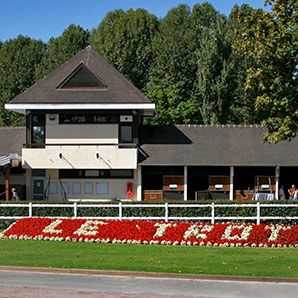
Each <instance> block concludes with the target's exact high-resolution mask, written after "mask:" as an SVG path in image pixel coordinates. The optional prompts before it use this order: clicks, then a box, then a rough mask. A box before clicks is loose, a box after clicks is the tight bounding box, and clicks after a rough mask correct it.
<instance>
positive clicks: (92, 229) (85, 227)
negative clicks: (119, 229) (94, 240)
mask: <svg viewBox="0 0 298 298" xmlns="http://www.w3.org/2000/svg"><path fill="white" fill-rule="evenodd" d="M106 224H107V223H106V222H103V221H99V220H87V221H86V222H85V223H84V224H82V225H81V227H80V228H79V229H78V230H76V231H75V232H74V234H78V235H79V236H81V235H84V236H95V235H96V234H98V231H96V230H98V225H106Z"/></svg>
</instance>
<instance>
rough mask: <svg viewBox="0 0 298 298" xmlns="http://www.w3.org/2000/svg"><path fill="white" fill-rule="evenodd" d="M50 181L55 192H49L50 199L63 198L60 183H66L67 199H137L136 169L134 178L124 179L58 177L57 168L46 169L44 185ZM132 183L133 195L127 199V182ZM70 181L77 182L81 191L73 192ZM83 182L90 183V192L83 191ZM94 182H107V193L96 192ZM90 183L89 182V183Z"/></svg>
mask: <svg viewBox="0 0 298 298" xmlns="http://www.w3.org/2000/svg"><path fill="white" fill-rule="evenodd" d="M49 181H50V183H52V186H53V187H52V190H55V191H56V192H57V193H50V192H49V198H48V200H50V201H61V200H62V199H63V195H62V193H63V191H62V188H61V184H60V182H61V183H67V184H68V188H69V189H68V193H67V197H66V199H67V200H82V201H88V200H91V201H101V200H107V201H109V200H111V199H115V198H119V199H121V200H132V201H136V200H137V170H135V171H134V178H131V179H130V178H125V179H92V178H88V179H86V178H85V179H66V178H63V179H60V180H59V179H58V170H47V171H46V181H45V186H46V185H47V184H48V182H49ZM129 182H130V183H133V197H132V198H130V199H128V198H127V196H126V192H127V183H129ZM72 183H79V184H80V187H81V192H80V193H79V194H74V193H73V189H72V188H73V187H72ZM85 183H91V185H92V193H91V194H86V193H85V189H84V186H85ZM96 183H107V186H108V193H107V194H96ZM89 185H90V184H89Z"/></svg>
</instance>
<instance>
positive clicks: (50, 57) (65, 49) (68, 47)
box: [37, 24, 90, 79]
mask: <svg viewBox="0 0 298 298" xmlns="http://www.w3.org/2000/svg"><path fill="white" fill-rule="evenodd" d="M89 38H90V32H89V31H88V30H84V29H83V28H82V27H81V26H75V25H73V24H72V25H70V26H69V27H68V28H67V29H66V30H64V32H63V33H62V35H61V36H59V37H57V38H53V37H52V38H51V39H50V40H49V42H48V43H47V45H46V52H45V56H44V58H43V59H42V61H41V63H40V65H39V67H38V69H37V76H38V79H41V78H42V77H44V76H45V75H47V74H48V73H49V72H51V71H52V70H54V69H56V68H57V67H58V66H60V65H61V64H63V63H64V62H65V61H67V60H68V59H70V58H71V57H72V56H74V55H75V54H77V53H78V52H79V51H81V50H82V49H84V48H85V47H86V46H88V44H89Z"/></svg>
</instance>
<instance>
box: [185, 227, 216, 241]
mask: <svg viewBox="0 0 298 298" xmlns="http://www.w3.org/2000/svg"><path fill="white" fill-rule="evenodd" d="M213 227H214V226H212V225H192V226H190V227H189V228H188V230H187V231H186V232H185V233H184V236H183V238H184V239H187V238H190V237H192V236H195V237H196V238H197V239H206V238H207V235H206V234H205V233H204V232H210V231H211V230H212V229H213Z"/></svg>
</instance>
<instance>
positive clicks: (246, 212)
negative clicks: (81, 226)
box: [0, 200, 298, 228]
mask: <svg viewBox="0 0 298 298" xmlns="http://www.w3.org/2000/svg"><path fill="white" fill-rule="evenodd" d="M24 203H26V204H28V202H17V204H24ZM212 203H214V204H215V205H219V204H220V205H222V206H215V208H214V215H215V217H216V218H217V219H216V222H221V221H224V220H222V219H221V218H222V217H239V219H233V220H229V221H233V222H235V221H239V222H243V221H245V222H254V223H255V222H256V220H255V219H250V220H247V219H246V220H245V219H241V217H256V216H257V208H256V201H252V202H249V203H248V202H238V201H226V200H225V201H204V202H194V201H187V202H184V201H183V202H181V201H180V202H168V204H169V209H168V217H169V220H171V217H179V218H187V217H188V218H189V217H211V210H212V208H211V204H212ZM260 203H261V205H263V204H266V207H261V212H260V214H261V216H262V217H283V218H282V219H276V220H274V219H269V220H262V222H270V223H284V224H287V223H288V224H298V219H287V217H298V206H297V207H286V206H287V205H289V204H295V205H298V202H295V201H283V202H280V201H279V202H278V201H272V202H260ZM0 204H16V202H5V201H2V202H0ZM33 204H55V205H57V206H59V205H61V204H63V205H68V204H69V207H42V206H41V207H40V206H38V207H33V209H32V216H41V217H73V216H74V205H73V203H67V202H48V201H47V202H45V201H43V202H33ZM90 204H92V205H100V204H104V205H108V206H109V207H98V208H96V207H88V206H87V205H90ZM144 204H146V205H148V206H150V205H153V204H154V205H159V204H160V207H131V206H127V205H144ZM173 204H175V205H176V206H175V207H170V206H171V205H173ZM189 204H191V205H197V206H198V207H199V206H202V205H208V206H204V207H200V208H195V207H191V208H190V207H184V206H181V207H177V206H179V205H189ZM235 204H237V205H242V204H245V205H251V206H246V207H231V205H235ZM272 204H274V205H277V204H278V205H279V206H280V207H279V206H278V207H270V205H272ZM78 205H86V207H78V209H77V217H117V218H118V217H119V203H118V202H105V203H103V202H98V203H96V202H92V203H90V202H89V203H81V202H80V203H78ZM110 206H111V207H110ZM28 215H29V208H28V207H0V216H1V217H8V216H28ZM122 217H124V218H125V217H143V218H145V217H162V218H164V217H165V203H164V202H162V203H151V202H150V203H148V202H129V203H126V202H123V203H122ZM175 220H176V219H175ZM4 221H5V222H6V223H8V222H9V223H10V222H11V220H8V219H2V220H0V228H3V225H4V226H5V227H6V225H7V224H3V222H4ZM206 221H207V220H206ZM208 221H210V220H208ZM225 221H227V220H225Z"/></svg>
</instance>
